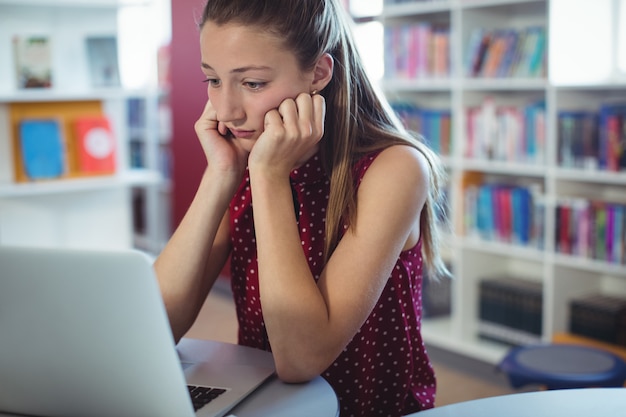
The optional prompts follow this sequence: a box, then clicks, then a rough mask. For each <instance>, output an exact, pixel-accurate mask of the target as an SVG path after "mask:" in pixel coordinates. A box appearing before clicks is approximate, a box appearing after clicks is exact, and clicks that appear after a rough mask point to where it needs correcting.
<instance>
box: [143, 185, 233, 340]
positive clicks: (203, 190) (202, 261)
mask: <svg viewBox="0 0 626 417" xmlns="http://www.w3.org/2000/svg"><path fill="white" fill-rule="evenodd" d="M215 184H219V182H218V181H216V180H215V179H212V178H211V176H210V175H208V174H205V175H204V176H203V178H202V180H201V183H200V186H199V187H198V191H197V192H196V195H195V197H194V200H193V202H192V203H191V205H190V206H189V209H188V211H187V213H186V214H185V216H184V218H183V220H182V221H181V223H180V225H179V226H178V228H177V229H176V231H175V232H174V234H173V235H172V237H171V239H170V240H169V242H168V243H167V245H166V246H165V248H164V249H163V251H162V252H161V253H160V254H159V256H158V258H157V259H156V261H155V263H154V268H155V271H156V274H157V278H158V281H159V285H160V288H161V294H162V296H163V301H164V303H165V308H166V310H167V314H168V317H169V321H170V326H171V328H172V332H173V334H174V340H175V342H176V343H178V341H179V340H180V338H181V337H183V335H184V334H185V333H186V332H187V331H188V330H189V328H190V327H191V326H192V325H193V323H194V321H195V319H196V317H197V315H198V313H199V311H200V309H201V308H202V304H203V303H204V300H205V299H206V297H207V295H208V293H209V291H210V290H211V288H212V286H213V284H214V283H215V280H216V279H217V277H218V276H219V273H220V271H221V270H222V268H223V266H224V264H225V262H226V259H227V258H228V254H229V251H230V243H229V242H230V241H229V233H228V227H229V225H228V212H227V205H228V202H227V201H226V202H225V199H224V198H223V197H221V196H220V192H219V190H218V188H217V187H216V186H215ZM223 213H226V214H223ZM220 214H222V215H221V217H220ZM220 218H221V222H220Z"/></svg>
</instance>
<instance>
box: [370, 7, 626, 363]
mask: <svg viewBox="0 0 626 417" xmlns="http://www.w3.org/2000/svg"><path fill="white" fill-rule="evenodd" d="M550 1H551V0H473V1H472V0H449V1H430V2H413V3H403V4H398V5H386V6H384V10H383V12H382V14H381V16H380V20H381V21H382V23H383V24H384V25H387V26H396V25H405V24H409V23H411V22H415V23H418V22H420V23H421V22H432V23H434V24H443V25H444V26H448V25H449V27H450V48H451V50H450V58H451V65H452V68H451V73H450V76H449V77H448V78H445V79H419V80H415V79H384V80H383V81H381V83H380V86H381V89H382V90H383V91H384V92H385V94H387V95H388V97H389V98H390V100H392V101H393V100H400V101H402V102H410V101H414V102H415V104H416V105H417V106H418V107H424V108H429V107H431V108H435V109H446V110H450V113H451V114H452V132H453V143H452V145H451V146H450V149H451V154H450V155H447V156H444V158H443V159H444V161H445V166H446V168H447V170H448V172H449V178H450V182H451V188H450V194H449V201H450V215H451V217H452V220H453V222H454V227H455V232H454V233H453V234H452V235H453V236H456V237H452V236H447V239H446V241H448V240H449V241H450V242H451V243H450V248H451V250H452V252H451V253H446V259H447V261H449V262H450V263H451V264H452V271H453V274H454V275H455V280H454V282H453V285H452V300H453V306H452V313H451V316H450V317H446V318H434V319H424V321H423V327H422V333H423V337H424V340H425V341H426V342H427V343H430V344H433V345H436V346H438V347H441V348H444V349H448V350H450V351H453V352H456V353H459V354H464V355H467V356H470V357H473V358H475V359H480V360H483V361H486V362H489V363H494V364H495V363H497V362H498V361H499V360H500V359H501V358H502V357H503V355H504V354H505V353H506V351H507V350H508V349H509V347H508V346H507V345H505V344H499V343H496V342H490V341H486V340H483V339H481V338H479V337H478V336H477V335H476V334H477V329H478V326H477V324H478V315H479V311H478V304H479V284H480V281H481V280H482V279H483V278H487V277H491V276H497V275H506V274H509V275H514V276H517V275H518V276H522V277H527V278H530V279H534V280H537V281H540V282H542V284H543V288H544V290H543V291H544V292H543V300H544V301H543V303H544V304H543V316H544V317H543V323H542V325H543V334H542V335H541V339H542V340H544V341H549V340H551V338H552V334H553V333H555V332H563V331H566V330H567V323H568V322H567V320H568V319H567V317H568V303H569V301H570V300H571V298H572V297H574V296H577V295H580V294H583V293H586V292H589V291H592V292H593V291H599V292H602V291H605V292H611V293H613V292H616V293H618V294H620V293H621V294H624V295H625V296H626V265H618V264H611V263H609V262H603V261H598V260H593V259H583V258H580V257H576V256H568V255H562V254H558V253H555V246H556V244H555V228H556V224H555V223H556V221H557V220H556V218H555V217H556V215H555V213H554V211H555V209H556V204H557V203H558V202H559V201H561V200H562V199H565V200H567V199H568V198H570V197H578V198H580V197H583V198H589V199H604V200H606V201H615V202H621V203H625V204H626V172H606V171H595V170H594V171H592V170H582V169H565V168H561V167H558V166H557V162H556V161H557V157H558V149H557V139H558V136H557V135H558V132H557V123H556V122H557V115H558V112H559V111H560V110H562V109H567V110H571V109H577V108H578V106H583V108H586V109H594V108H596V107H597V106H598V105H599V104H601V103H604V102H607V101H610V102H612V101H621V102H623V101H625V100H626V74H621V75H613V76H611V77H608V78H607V79H605V80H602V81H600V82H598V83H593V84H592V83H588V82H581V83H580V84H575V83H572V82H568V83H567V85H559V84H558V83H555V82H554V81H553V80H551V79H550V77H547V76H546V77H540V78H480V77H479V78H468V77H467V76H466V75H465V70H464V68H463V65H462V64H463V62H464V57H465V48H466V47H467V42H468V39H469V35H470V33H471V31H472V30H473V29H474V28H478V27H481V28H486V29H498V28H508V27H511V28H515V29H518V30H519V29H522V28H525V27H529V26H534V25H541V26H545V27H546V34H547V35H548V36H554V33H553V31H551V28H550V16H549V10H550V6H551V4H550ZM590 36H591V35H590ZM548 44H549V48H548V52H547V60H548V63H547V68H548V69H550V67H551V63H550V56H551V55H550V49H551V48H555V45H554V44H553V43H551V42H548ZM583 52H584V51H581V52H580V53H581V54H582V53H583ZM581 57H583V58H582V59H584V56H583V55H581ZM486 97H492V98H493V99H494V100H495V103H496V104H497V105H502V106H522V105H525V104H527V103H531V102H536V101H538V100H542V101H544V102H545V109H546V112H545V129H546V130H545V132H544V133H545V148H544V152H543V155H542V157H543V160H544V161H545V162H544V163H534V162H533V163H521V162H515V161H498V160H482V159H470V158H466V157H465V155H466V154H465V142H466V139H465V130H466V125H465V123H466V117H467V113H466V109H468V108H471V107H474V106H476V105H478V104H480V103H482V101H483V100H484V98H486ZM468 173H472V174H473V173H478V174H483V175H482V176H483V177H484V178H487V179H489V180H491V179H494V180H498V181H501V182H504V183H507V184H508V183H511V184H520V185H526V186H530V187H531V188H533V189H535V188H536V189H537V191H538V192H539V193H540V194H541V195H540V198H542V200H543V204H544V210H545V218H544V222H543V225H542V227H543V238H544V242H543V246H542V248H543V247H544V246H545V249H536V248H533V247H526V246H518V245H514V244H510V243H507V242H494V241H485V240H483V239H480V238H478V237H476V236H463V212H462V210H463V204H464V195H463V188H462V187H463V185H462V184H463V181H464V180H465V179H466V178H467V179H468V180H469V181H475V178H479V177H480V176H472V177H470V176H468V175H466V174H468Z"/></svg>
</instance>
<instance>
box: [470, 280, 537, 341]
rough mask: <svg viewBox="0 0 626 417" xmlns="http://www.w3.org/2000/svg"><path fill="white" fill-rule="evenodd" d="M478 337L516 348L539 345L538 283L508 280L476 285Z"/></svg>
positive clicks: (481, 282) (485, 281)
mask: <svg viewBox="0 0 626 417" xmlns="http://www.w3.org/2000/svg"><path fill="white" fill-rule="evenodd" d="M479 297H480V307H479V317H478V318H479V327H478V329H479V330H478V331H479V336H480V337H483V338H486V339H490V340H496V341H500V342H503V343H507V344H512V345H517V344H524V343H529V342H535V341H539V339H540V338H541V334H542V321H543V310H542V305H543V286H542V284H541V282H539V281H534V280H531V279H528V278H519V277H512V276H502V277H490V278H484V279H482V280H481V281H480V283H479Z"/></svg>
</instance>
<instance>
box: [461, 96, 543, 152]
mask: <svg viewBox="0 0 626 417" xmlns="http://www.w3.org/2000/svg"><path fill="white" fill-rule="evenodd" d="M465 113H466V117H465V119H466V129H465V132H466V133H465V136H466V138H467V145H466V147H465V156H466V157H468V158H473V159H489V160H495V161H507V162H520V163H528V164H542V163H543V162H544V160H545V147H546V104H545V101H543V100H541V101H537V102H533V103H529V104H527V105H525V106H520V107H517V106H500V105H497V104H496V103H495V100H494V99H493V97H486V98H485V99H484V100H483V102H482V103H481V104H480V105H478V106H474V107H469V108H467V109H466V110H465Z"/></svg>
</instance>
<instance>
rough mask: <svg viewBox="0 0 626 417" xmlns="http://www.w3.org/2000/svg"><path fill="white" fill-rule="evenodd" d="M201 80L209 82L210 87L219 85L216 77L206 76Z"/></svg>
mask: <svg viewBox="0 0 626 417" xmlns="http://www.w3.org/2000/svg"><path fill="white" fill-rule="evenodd" d="M203 82H204V83H207V84H209V85H210V86H211V87H219V86H220V80H218V79H216V78H207V79H205V80H204V81H203Z"/></svg>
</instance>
